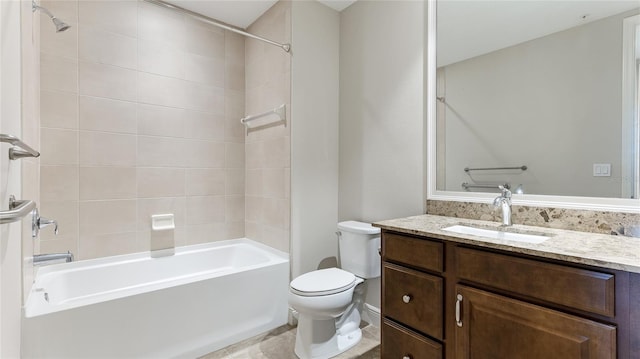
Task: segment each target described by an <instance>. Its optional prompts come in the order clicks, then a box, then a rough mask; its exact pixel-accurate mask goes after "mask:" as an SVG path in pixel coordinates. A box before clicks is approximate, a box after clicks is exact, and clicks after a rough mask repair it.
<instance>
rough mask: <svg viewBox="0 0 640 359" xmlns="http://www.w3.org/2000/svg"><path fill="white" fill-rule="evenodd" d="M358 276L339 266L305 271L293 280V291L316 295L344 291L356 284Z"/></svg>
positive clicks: (304, 294)
mask: <svg viewBox="0 0 640 359" xmlns="http://www.w3.org/2000/svg"><path fill="white" fill-rule="evenodd" d="M355 282H356V276H355V275H354V274H353V273H349V272H347V271H344V270H342V269H339V268H327V269H320V270H315V271H313V272H309V273H305V274H303V275H301V276H299V277H297V278H296V279H294V280H292V281H291V285H290V287H291V292H293V293H295V294H297V295H301V296H305V297H314V296H320V295H329V294H335V293H340V292H343V291H345V290H347V289H350V288H352V287H353V286H354V285H355Z"/></svg>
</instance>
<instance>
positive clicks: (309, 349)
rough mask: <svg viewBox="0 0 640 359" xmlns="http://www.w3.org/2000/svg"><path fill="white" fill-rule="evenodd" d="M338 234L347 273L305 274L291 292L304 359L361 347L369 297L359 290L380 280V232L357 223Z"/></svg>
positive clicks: (298, 348) (322, 271)
mask: <svg viewBox="0 0 640 359" xmlns="http://www.w3.org/2000/svg"><path fill="white" fill-rule="evenodd" d="M338 229H339V232H338V245H339V250H340V253H339V255H340V262H341V267H342V269H338V268H328V269H320V270H315V271H313V272H309V273H305V274H303V275H301V276H299V277H297V278H295V279H294V280H292V281H291V285H290V287H289V289H290V290H289V305H290V306H291V307H292V308H293V309H295V310H296V311H297V312H298V313H299V317H298V330H297V334H296V346H295V353H296V355H297V356H298V357H299V358H301V359H322V358H331V357H333V356H336V355H338V354H340V353H342V352H344V351H346V350H348V349H349V348H351V347H353V346H354V345H356V344H358V342H359V341H360V339H361V338H362V332H361V330H360V310H361V309H362V302H363V296H364V290H363V289H364V288H363V286H358V285H359V284H361V283H363V282H364V280H365V279H369V278H376V277H379V276H380V255H379V254H378V248H380V229H379V228H375V227H372V226H371V224H369V223H363V222H356V221H346V222H340V223H338ZM357 286H358V287H357Z"/></svg>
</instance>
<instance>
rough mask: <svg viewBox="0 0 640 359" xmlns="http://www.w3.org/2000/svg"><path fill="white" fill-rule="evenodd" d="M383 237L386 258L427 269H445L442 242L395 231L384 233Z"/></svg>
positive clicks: (439, 270) (438, 270)
mask: <svg viewBox="0 0 640 359" xmlns="http://www.w3.org/2000/svg"><path fill="white" fill-rule="evenodd" d="M382 238H383V243H384V244H383V246H384V248H383V249H384V253H383V255H384V260H387V261H392V262H398V263H403V264H406V265H409V266H411V267H417V268H422V269H426V270H432V271H437V272H442V271H443V269H444V265H443V260H444V256H443V254H444V250H443V244H442V243H441V242H435V241H430V240H425V239H419V238H415V237H409V236H403V235H400V234H395V233H384V234H383V237H382Z"/></svg>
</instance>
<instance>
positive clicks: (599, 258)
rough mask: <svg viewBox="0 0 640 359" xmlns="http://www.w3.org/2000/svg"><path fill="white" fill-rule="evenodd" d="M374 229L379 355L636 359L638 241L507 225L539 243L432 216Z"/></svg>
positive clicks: (639, 349)
mask: <svg viewBox="0 0 640 359" xmlns="http://www.w3.org/2000/svg"><path fill="white" fill-rule="evenodd" d="M374 225H375V226H377V227H380V228H381V229H382V259H383V262H382V315H383V322H382V349H381V356H382V358H404V359H408V358H411V359H417V358H420V359H424V358H426V359H431V358H470V357H475V358H498V359H499V358H527V359H528V358H563V359H564V358H567V359H568V358H598V359H607V358H640V239H638V238H635V239H634V238H627V237H620V236H609V235H600V234H592V233H582V232H574V231H564V230H556V229H547V228H545V229H540V228H536V227H528V226H520V225H515V226H513V227H508V228H507V229H506V230H507V231H510V232H512V233H531V232H542V233H541V234H544V235H545V236H547V237H548V239H546V240H544V241H543V242H541V243H529V242H519V241H518V240H517V239H518V238H517V237H516V240H505V239H500V238H485V237H480V236H478V235H477V234H464V233H452V232H449V231H444V230H443V228H447V227H450V226H455V225H466V226H471V227H476V228H485V229H486V228H492V227H493V229H494V230H496V231H501V230H502V229H501V228H500V227H499V224H498V223H493V222H484V221H475V220H464V219H459V218H450V217H440V216H431V215H423V216H416V217H409V218H402V219H396V220H389V221H382V222H378V223H376V224H374ZM538 234H540V233H538Z"/></svg>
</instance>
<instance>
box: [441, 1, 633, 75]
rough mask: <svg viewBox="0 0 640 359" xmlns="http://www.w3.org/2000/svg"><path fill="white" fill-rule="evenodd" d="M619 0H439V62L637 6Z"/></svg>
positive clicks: (506, 44)
mask: <svg viewBox="0 0 640 359" xmlns="http://www.w3.org/2000/svg"><path fill="white" fill-rule="evenodd" d="M638 7H640V2H638V1H637V0H634V1H617V0H605V1H602V0H585V1H576V0H569V1H566V0H545V1H540V0H534V1H530V0H529V1H528V0H522V1H504V0H493V1H485V0H471V1H458V0H444V1H439V2H438V10H437V12H438V15H437V16H438V20H437V21H438V25H437V26H438V32H437V36H438V45H437V46H438V51H437V54H438V59H437V63H438V66H444V65H448V64H452V63H455V62H458V61H462V60H465V59H469V58H472V57H475V56H479V55H482V54H486V53H489V52H492V51H496V50H499V49H503V48H506V47H509V46H513V45H516V44H519V43H522V42H525V41H529V40H533V39H536V38H539V37H543V36H546V35H550V34H552V33H555V32H558V31H562V30H566V29H569V28H572V27H575V26H578V25H582V24H585V23H588V22H591V21H595V20H599V19H602V18H605V17H608V16H612V15H615V14H619V13H622V12H624V11H627V10H632V9H638Z"/></svg>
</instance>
